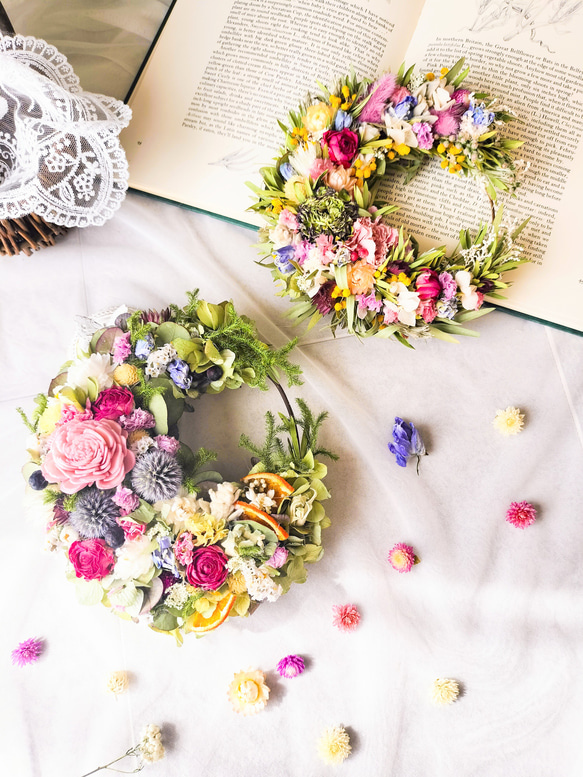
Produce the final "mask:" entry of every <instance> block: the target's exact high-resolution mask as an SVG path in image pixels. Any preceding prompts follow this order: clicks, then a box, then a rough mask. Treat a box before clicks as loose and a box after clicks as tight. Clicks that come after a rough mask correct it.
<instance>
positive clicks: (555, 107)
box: [387, 0, 583, 330]
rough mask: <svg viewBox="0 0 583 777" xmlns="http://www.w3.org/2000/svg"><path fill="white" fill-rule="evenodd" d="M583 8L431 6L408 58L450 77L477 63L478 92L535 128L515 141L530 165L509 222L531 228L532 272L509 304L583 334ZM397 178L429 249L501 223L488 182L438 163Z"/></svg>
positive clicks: (528, 1)
mask: <svg viewBox="0 0 583 777" xmlns="http://www.w3.org/2000/svg"><path fill="white" fill-rule="evenodd" d="M582 50H583V3H581V2H578V0H512V2H509V1H508V0H468V2H466V3H461V2H454V1H452V0H449V2H448V0H440V2H439V3H438V2H434V0H429V1H428V3H427V4H426V6H425V8H424V10H423V13H422V16H421V19H420V22H419V25H418V27H417V30H416V32H415V35H414V37H413V40H412V42H411V45H410V47H409V51H408V52H407V62H408V64H412V63H413V62H417V63H418V64H419V65H420V66H421V68H422V69H424V70H425V69H426V70H427V71H435V72H438V70H439V68H440V67H442V66H446V67H447V66H451V65H453V64H454V63H455V62H456V61H457V60H458V59H459V58H460V57H461V56H465V57H466V61H467V64H469V65H470V66H471V71H470V74H469V76H468V78H467V79H466V81H465V82H464V86H467V87H468V88H474V89H478V90H480V91H485V92H488V93H489V94H490V95H492V96H499V97H500V98H501V100H502V103H503V104H504V105H506V106H508V107H510V108H512V109H513V111H514V112H515V114H516V115H517V116H518V118H519V119H520V120H521V121H522V122H524V123H522V124H520V123H518V122H515V123H513V124H511V125H510V127H509V128H508V130H505V134H506V135H507V136H510V137H517V138H521V139H523V140H525V141H526V143H525V145H524V147H523V148H521V149H519V151H518V152H517V157H520V158H523V159H524V160H526V161H527V162H528V163H529V164H530V168H529V169H528V171H527V172H526V174H525V176H524V179H523V184H522V186H521V187H520V188H519V189H518V191H517V194H516V197H503V198H500V201H501V202H503V203H504V208H505V212H506V214H507V215H508V216H509V217H510V218H511V219H518V220H520V221H522V220H523V219H525V218H526V217H528V216H530V217H531V221H530V223H529V225H528V227H527V228H526V230H525V231H524V233H523V235H522V236H521V242H522V244H523V245H524V247H525V249H526V250H525V256H527V257H528V258H529V259H531V260H532V264H530V265H525V266H523V267H520V268H519V269H518V270H516V271H514V272H512V273H511V274H509V276H508V280H511V281H512V282H513V284H514V285H513V286H512V288H511V289H510V290H509V291H508V292H507V297H508V302H504V301H502V302H500V304H502V305H506V306H508V307H511V308H512V309H514V310H517V311H520V312H523V313H527V314H529V315H532V316H536V317H539V318H542V319H545V320H549V321H553V322H555V323H558V324H561V325H563V326H568V327H573V328H575V329H579V330H583V258H582V257H581V251H580V248H579V238H578V230H579V228H580V224H581V218H580V212H581V205H582V204H583V186H582V184H581V179H582V176H583V143H582V140H581V139H582V137H583V57H582V54H581V52H582ZM399 178H400V177H395V179H393V182H392V186H391V187H389V190H388V194H387V196H388V197H389V198H390V199H391V201H394V202H395V204H397V205H399V206H400V208H401V210H400V212H399V214H398V215H397V216H396V217H395V218H396V219H397V220H398V221H400V222H402V223H404V224H405V225H406V226H407V227H408V228H410V230H411V231H412V232H413V233H414V234H415V235H416V236H421V237H423V238H424V239H423V240H420V243H421V245H422V247H428V246H429V245H441V244H444V243H446V244H448V245H449V246H450V247H453V246H454V245H455V243H456V236H457V233H458V231H459V229H460V228H463V227H475V226H477V225H478V223H479V222H480V220H487V219H489V212H490V208H489V203H488V200H487V198H486V196H485V194H484V193H483V191H482V190H481V189H480V187H479V185H478V184H477V183H476V182H475V181H473V180H468V179H464V178H462V179H459V178H458V177H457V176H452V175H448V174H447V173H446V172H444V171H442V170H441V169H439V166H438V165H436V164H433V165H430V167H429V168H427V167H426V168H425V169H424V170H423V171H422V172H421V174H420V175H419V176H418V177H417V179H414V180H413V181H412V182H411V183H410V184H409V185H407V186H406V187H405V186H403V185H402V180H399Z"/></svg>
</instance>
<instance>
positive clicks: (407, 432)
mask: <svg viewBox="0 0 583 777" xmlns="http://www.w3.org/2000/svg"><path fill="white" fill-rule="evenodd" d="M393 440H394V442H390V443H389V444H388V447H389V450H390V451H391V453H392V454H393V456H394V457H395V458H396V460H397V464H398V465H399V467H406V466H407V460H408V459H409V458H410V457H412V456H416V457H417V474H419V462H420V461H421V456H424V455H425V454H426V453H427V451H426V450H425V445H424V444H423V440H422V439H421V435H420V434H419V432H418V431H417V429H416V428H415V425H414V424H413V423H410V422H408V421H403V419H402V418H399V417H396V418H395V423H394V426H393Z"/></svg>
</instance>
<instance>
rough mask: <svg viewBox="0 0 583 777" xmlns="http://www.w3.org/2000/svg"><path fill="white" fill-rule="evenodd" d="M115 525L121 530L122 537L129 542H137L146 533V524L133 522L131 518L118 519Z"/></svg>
mask: <svg viewBox="0 0 583 777" xmlns="http://www.w3.org/2000/svg"><path fill="white" fill-rule="evenodd" d="M117 523H118V524H119V525H120V526H121V528H122V529H123V533H124V537H125V538H126V540H127V541H129V542H133V541H134V540H138V539H139V538H140V537H141V536H142V534H143V533H144V532H145V531H146V524H145V523H140V522H139V521H134V520H133V518H118V519H117Z"/></svg>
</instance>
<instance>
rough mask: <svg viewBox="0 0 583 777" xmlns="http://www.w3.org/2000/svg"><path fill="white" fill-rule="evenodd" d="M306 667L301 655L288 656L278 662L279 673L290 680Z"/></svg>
mask: <svg viewBox="0 0 583 777" xmlns="http://www.w3.org/2000/svg"><path fill="white" fill-rule="evenodd" d="M305 668H306V665H305V663H304V659H303V658H302V657H301V656H294V655H292V656H286V657H285V658H282V659H281V661H279V662H278V664H277V671H278V672H279V674H280V675H281V676H282V677H287V678H288V680H291V678H292V677H297V676H298V675H299V674H301V673H302V672H303V671H304V669H305Z"/></svg>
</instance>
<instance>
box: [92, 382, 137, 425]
mask: <svg viewBox="0 0 583 777" xmlns="http://www.w3.org/2000/svg"><path fill="white" fill-rule="evenodd" d="M133 409H134V395H133V394H132V392H131V391H130V390H129V389H128V388H118V387H116V386H113V388H108V389H105V390H104V391H102V392H101V394H100V395H99V396H98V397H97V399H96V400H95V402H94V403H93V406H92V410H93V415H94V418H95V420H96V421H100V420H101V419H102V418H109V419H111V420H112V421H116V420H117V419H118V418H119V417H120V416H122V415H129V414H130V413H131V412H132V410H133Z"/></svg>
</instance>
